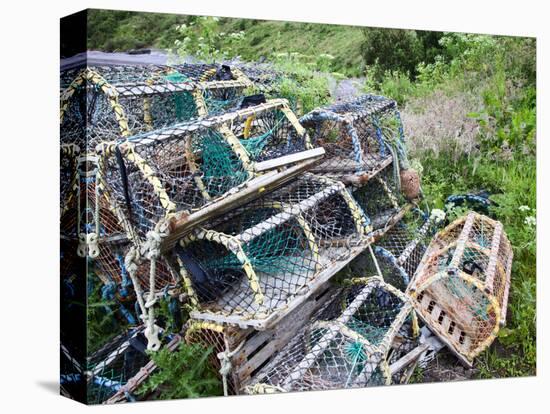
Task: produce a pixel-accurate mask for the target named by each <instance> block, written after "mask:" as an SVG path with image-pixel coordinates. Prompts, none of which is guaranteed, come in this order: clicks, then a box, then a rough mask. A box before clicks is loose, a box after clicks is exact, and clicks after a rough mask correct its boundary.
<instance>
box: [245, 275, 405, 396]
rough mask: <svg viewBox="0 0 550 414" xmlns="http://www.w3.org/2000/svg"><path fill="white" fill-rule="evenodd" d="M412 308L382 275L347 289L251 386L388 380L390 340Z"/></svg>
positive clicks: (289, 387) (301, 387)
mask: <svg viewBox="0 0 550 414" xmlns="http://www.w3.org/2000/svg"><path fill="white" fill-rule="evenodd" d="M411 312H412V307H411V305H410V304H409V302H408V300H407V298H406V297H405V296H404V295H403V294H402V293H401V292H399V291H398V290H396V289H394V288H393V287H392V286H390V285H388V284H386V283H384V282H383V281H382V280H381V279H380V278H377V277H375V278H369V279H366V280H365V282H362V283H354V284H352V285H351V286H350V287H348V288H346V289H344V290H343V291H342V292H341V293H340V294H339V295H337V296H336V298H335V299H334V300H333V302H332V303H331V304H330V305H329V306H328V307H327V308H325V309H322V310H321V311H320V312H319V313H318V314H317V315H316V316H315V317H314V318H312V320H311V322H310V323H308V324H307V325H306V326H305V327H304V329H303V330H302V332H300V334H298V335H296V336H295V337H294V338H293V340H291V341H290V342H289V343H288V345H286V346H285V347H284V348H283V349H282V350H281V351H279V353H278V354H277V355H276V356H275V358H274V359H273V360H272V361H271V362H270V363H269V364H268V365H267V366H266V367H265V368H264V369H263V370H262V371H261V372H260V373H258V375H257V376H256V377H255V378H254V380H253V382H252V383H251V384H250V385H249V386H248V387H247V388H248V390H249V392H254V389H256V388H258V385H257V384H263V385H268V386H270V387H273V388H274V389H276V390H279V391H283V392H284V391H306V390H327V389H340V388H353V387H366V386H374V385H385V384H389V382H390V380H391V378H390V373H389V369H388V365H387V361H386V357H387V355H388V352H389V350H390V347H391V344H392V342H393V341H394V338H395V336H396V335H397V333H398V332H399V330H400V329H401V328H402V326H403V324H404V322H405V321H406V319H407V318H408V317H410V314H411Z"/></svg>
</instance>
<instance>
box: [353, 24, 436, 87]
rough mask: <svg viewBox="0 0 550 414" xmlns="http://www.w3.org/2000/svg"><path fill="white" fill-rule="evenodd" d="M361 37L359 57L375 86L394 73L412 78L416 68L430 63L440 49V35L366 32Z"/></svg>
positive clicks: (414, 31) (364, 30)
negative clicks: (371, 69)
mask: <svg viewBox="0 0 550 414" xmlns="http://www.w3.org/2000/svg"><path fill="white" fill-rule="evenodd" d="M363 34H364V42H363V44H362V45H361V53H362V55H363V59H364V62H365V64H366V65H367V66H371V67H373V68H374V69H375V72H374V75H375V79H376V81H377V82H381V81H382V80H383V79H384V78H385V77H386V76H387V73H390V74H393V73H394V72H395V71H398V72H400V73H402V74H404V75H407V76H408V77H411V78H414V76H416V74H417V67H418V65H419V64H421V63H422V64H426V63H430V62H432V61H433V60H434V59H435V57H436V56H438V55H439V53H440V52H441V49H442V47H441V45H440V43H439V39H440V38H441V36H442V34H441V33H439V32H427V31H419V30H401V29H378V28H365V29H363Z"/></svg>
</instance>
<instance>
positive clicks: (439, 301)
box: [408, 212, 513, 366]
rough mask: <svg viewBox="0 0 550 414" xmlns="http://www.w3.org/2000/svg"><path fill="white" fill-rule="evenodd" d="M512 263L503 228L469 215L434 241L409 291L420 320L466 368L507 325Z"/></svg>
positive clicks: (440, 233) (493, 221)
mask: <svg viewBox="0 0 550 414" xmlns="http://www.w3.org/2000/svg"><path fill="white" fill-rule="evenodd" d="M512 257H513V252H512V248H511V245H510V242H509V241H508V238H507V237H506V234H505V233H504V231H503V227H502V223H500V222H497V221H495V220H492V219H490V218H489V217H486V216H483V215H481V214H478V213H475V212H470V213H468V214H467V215H466V216H464V217H461V218H459V219H457V220H455V221H454V222H453V223H451V224H450V225H449V226H447V227H446V228H445V229H443V230H442V231H440V232H439V233H438V234H437V235H436V236H435V237H434V239H433V240H432V242H431V243H430V246H429V247H428V249H427V251H426V253H425V255H424V258H423V259H422V262H421V264H420V266H419V268H418V270H417V272H416V274H415V276H414V279H413V281H412V283H411V285H410V287H409V290H408V293H409V295H410V297H411V299H412V301H413V303H414V306H415V308H416V310H417V312H418V314H419V315H420V317H421V318H422V319H423V320H424V322H425V323H426V324H427V325H428V327H429V328H430V329H431V330H432V331H433V332H434V333H435V334H437V335H438V336H439V338H440V339H441V341H443V342H444V343H445V344H446V345H447V346H448V347H449V348H450V349H451V351H453V352H454V353H455V354H456V355H457V356H458V358H459V359H460V361H462V362H463V363H464V364H465V365H467V366H472V363H473V360H474V358H475V357H476V356H477V355H479V353H480V352H482V351H483V350H484V349H486V348H487V347H488V346H489V345H490V344H491V343H492V342H493V340H494V338H495V337H496V335H497V333H498V331H499V328H500V327H501V326H503V325H504V324H505V321H506V309H507V303H508V292H509V288H510V273H511V268H512Z"/></svg>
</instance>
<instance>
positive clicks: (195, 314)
mask: <svg viewBox="0 0 550 414" xmlns="http://www.w3.org/2000/svg"><path fill="white" fill-rule="evenodd" d="M369 243H370V240H369V241H365V242H364V243H363V244H360V245H358V246H354V247H352V248H351V249H350V251H349V256H348V257H346V258H345V259H343V260H339V261H336V262H333V263H331V264H330V265H328V266H327V267H326V268H325V269H324V270H322V271H321V272H320V273H319V274H318V275H317V276H316V278H315V281H313V282H312V283H311V284H310V285H308V286H304V288H302V289H301V291H298V292H296V293H295V296H294V298H293V299H292V300H291V301H290V302H289V303H288V304H287V306H286V307H285V308H283V309H279V310H276V311H274V312H273V313H271V314H270V315H269V316H268V317H267V318H265V319H244V318H243V317H241V316H238V315H227V316H226V315H219V314H213V313H209V312H200V311H192V312H191V317H192V318H194V319H201V320H208V321H212V322H216V323H221V324H232V325H237V326H240V327H241V328H247V327H253V328H254V329H256V330H261V331H263V330H266V329H269V328H271V327H273V326H274V325H275V324H276V323H278V322H279V321H280V320H281V319H282V318H283V317H284V316H285V315H287V314H289V313H290V312H292V311H293V310H294V309H296V308H297V307H299V306H300V305H301V304H302V303H304V302H305V301H306V300H307V299H308V298H309V297H310V296H311V295H313V294H314V293H316V292H317V291H318V289H319V288H320V287H321V286H323V285H324V284H325V283H326V282H327V281H328V280H329V279H330V278H332V276H334V275H335V274H336V273H337V272H338V271H340V270H341V269H342V268H343V267H344V266H346V265H347V264H348V263H349V262H350V261H352V260H353V259H354V258H355V257H356V256H357V255H359V254H360V253H361V252H362V251H363V250H364V249H366V247H367V246H368V244H369Z"/></svg>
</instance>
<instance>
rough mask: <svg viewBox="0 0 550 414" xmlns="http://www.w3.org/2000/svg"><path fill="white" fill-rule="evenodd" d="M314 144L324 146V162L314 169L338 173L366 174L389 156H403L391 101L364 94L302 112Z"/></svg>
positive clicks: (371, 171) (395, 157)
mask: <svg viewBox="0 0 550 414" xmlns="http://www.w3.org/2000/svg"><path fill="white" fill-rule="evenodd" d="M300 122H301V123H302V124H303V125H304V127H306V128H307V130H308V132H309V133H310V135H311V137H312V140H313V143H314V145H319V146H322V147H323V148H325V151H326V161H324V162H322V163H321V164H320V165H319V166H318V167H317V171H321V172H323V173H325V174H329V175H335V176H342V175H346V174H359V175H370V174H373V173H374V172H376V171H378V170H379V169H380V168H382V167H383V166H384V165H387V164H388V163H389V162H390V161H391V159H392V157H393V158H394V159H395V161H396V162H397V160H399V159H400V157H404V154H405V152H404V138H403V127H402V125H401V119H400V116H399V111H398V110H397V105H396V103H395V101H392V100H389V99H386V98H384V97H381V96H374V95H364V96H362V97H359V98H357V99H354V100H350V101H347V102H342V103H336V104H333V105H330V106H327V107H324V108H319V109H315V110H313V111H311V112H310V113H308V114H306V115H304V116H303V117H302V118H301V119H300Z"/></svg>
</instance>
